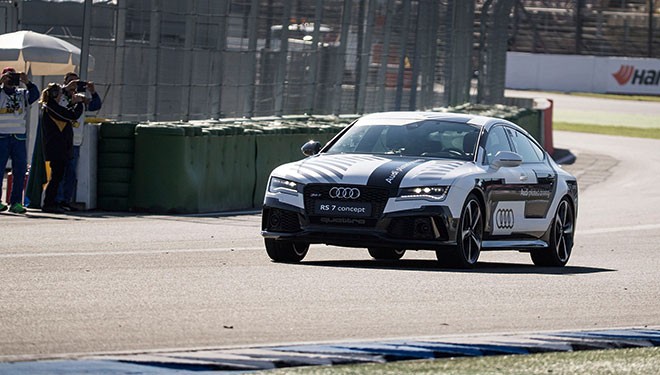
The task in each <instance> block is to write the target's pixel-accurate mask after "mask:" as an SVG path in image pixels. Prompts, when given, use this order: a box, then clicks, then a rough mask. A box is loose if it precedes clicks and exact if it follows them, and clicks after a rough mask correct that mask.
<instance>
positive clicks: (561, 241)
mask: <svg viewBox="0 0 660 375" xmlns="http://www.w3.org/2000/svg"><path fill="white" fill-rule="evenodd" d="M574 233H575V215H574V213H573V208H572V207H571V205H570V203H569V202H568V199H566V198H564V199H562V200H561V201H560V202H559V205H558V206H557V212H556V213H555V218H554V220H553V221H552V230H551V232H550V246H549V248H548V249H544V250H539V251H534V252H532V253H531V257H532V261H533V262H534V264H535V265H537V266H550V267H562V266H565V265H566V263H568V259H569V258H570V257H571V251H572V250H573V235H574Z"/></svg>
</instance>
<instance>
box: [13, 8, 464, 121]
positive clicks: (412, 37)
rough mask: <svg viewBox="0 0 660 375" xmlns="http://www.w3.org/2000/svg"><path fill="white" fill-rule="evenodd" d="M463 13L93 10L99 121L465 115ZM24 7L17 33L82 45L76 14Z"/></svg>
mask: <svg viewBox="0 0 660 375" xmlns="http://www.w3.org/2000/svg"><path fill="white" fill-rule="evenodd" d="M462 4H463V2H462V1H457V0H442V1H436V0H364V1H363V0H306V1H302V0H279V1H275V0H189V1H179V0H116V1H94V2H93V7H92V25H93V27H92V30H91V39H90V53H91V55H92V56H94V58H95V61H96V66H95V67H94V70H93V71H91V72H90V73H89V76H88V79H89V80H93V81H95V83H96V84H97V91H99V92H100V94H101V96H102V98H103V100H104V105H103V108H102V109H101V111H100V112H99V113H98V116H99V117H107V118H113V119H119V120H135V121H145V120H148V121H165V120H194V119H208V118H221V117H222V118H227V117H261V116H272V115H278V116H279V115H288V114H311V115H317V114H318V115H322V114H323V115H324V114H335V115H338V114H346V113H367V112H374V111H382V110H416V109H430V108H432V107H439V106H444V105H446V104H447V103H449V102H452V103H456V104H457V103H464V102H467V101H469V87H470V80H471V78H472V77H471V75H472V71H473V64H472V63H471V49H472V48H471V40H472V30H473V27H472V25H473V17H474V14H473V11H469V12H465V11H464V8H463V7H462ZM19 5H20V8H21V10H20V12H19V13H20V18H21V20H20V22H19V25H20V27H21V28H23V29H30V30H34V31H37V32H44V33H49V34H51V35H54V36H58V37H60V38H62V39H65V40H67V41H69V42H72V43H73V44H75V45H81V35H82V14H83V12H82V4H81V3H79V2H78V3H57V2H45V1H22V2H19ZM77 15H79V16H77ZM453 25H460V30H456V29H454V28H453ZM465 41H467V44H465V43H464V42H465ZM466 46H467V48H466ZM50 80H54V81H60V80H61V77H46V81H50ZM445 87H448V88H451V90H449V89H448V90H447V91H445Z"/></svg>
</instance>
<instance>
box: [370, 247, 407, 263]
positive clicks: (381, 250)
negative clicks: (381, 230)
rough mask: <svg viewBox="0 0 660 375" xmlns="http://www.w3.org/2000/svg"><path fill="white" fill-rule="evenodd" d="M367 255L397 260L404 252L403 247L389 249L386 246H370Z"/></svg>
mask: <svg viewBox="0 0 660 375" xmlns="http://www.w3.org/2000/svg"><path fill="white" fill-rule="evenodd" d="M367 250H369V255H371V257H372V258H374V259H376V260H399V259H401V257H403V254H405V253H406V250H405V249H390V248H386V247H370V248H368V249H367Z"/></svg>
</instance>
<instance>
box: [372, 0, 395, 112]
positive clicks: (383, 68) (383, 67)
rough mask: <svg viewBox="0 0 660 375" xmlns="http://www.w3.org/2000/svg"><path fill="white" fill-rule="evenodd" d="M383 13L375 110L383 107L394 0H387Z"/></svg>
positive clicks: (381, 109) (380, 109)
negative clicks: (381, 45) (383, 30)
mask: <svg viewBox="0 0 660 375" xmlns="http://www.w3.org/2000/svg"><path fill="white" fill-rule="evenodd" d="M386 7H387V8H386V11H385V12H386V13H385V35H384V36H383V48H382V49H381V53H380V67H379V68H378V77H377V79H376V85H377V87H378V88H377V91H376V110H378V111H383V110H384V109H385V86H386V78H385V77H386V73H387V62H388V59H389V54H390V37H391V34H392V31H391V30H392V17H393V13H394V0H388V1H387V5H386Z"/></svg>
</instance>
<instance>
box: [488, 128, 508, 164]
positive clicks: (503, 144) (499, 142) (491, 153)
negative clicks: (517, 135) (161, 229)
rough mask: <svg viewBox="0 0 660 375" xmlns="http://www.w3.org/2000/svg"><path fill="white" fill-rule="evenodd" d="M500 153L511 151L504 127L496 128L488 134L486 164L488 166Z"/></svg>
mask: <svg viewBox="0 0 660 375" xmlns="http://www.w3.org/2000/svg"><path fill="white" fill-rule="evenodd" d="M500 151H512V150H511V146H510V145H509V141H508V140H507V137H506V132H505V131H504V127H502V126H496V127H494V128H492V129H491V130H490V131H489V132H488V137H487V138H486V163H487V164H490V163H491V162H492V161H493V159H494V158H495V155H497V153H498V152H500Z"/></svg>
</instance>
